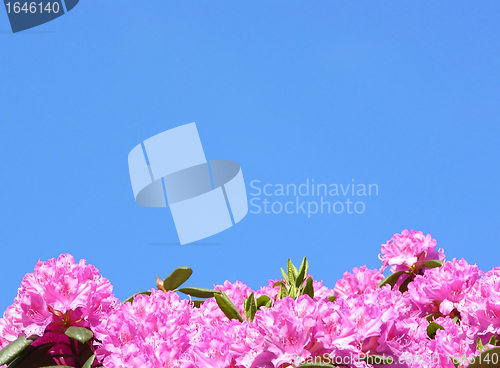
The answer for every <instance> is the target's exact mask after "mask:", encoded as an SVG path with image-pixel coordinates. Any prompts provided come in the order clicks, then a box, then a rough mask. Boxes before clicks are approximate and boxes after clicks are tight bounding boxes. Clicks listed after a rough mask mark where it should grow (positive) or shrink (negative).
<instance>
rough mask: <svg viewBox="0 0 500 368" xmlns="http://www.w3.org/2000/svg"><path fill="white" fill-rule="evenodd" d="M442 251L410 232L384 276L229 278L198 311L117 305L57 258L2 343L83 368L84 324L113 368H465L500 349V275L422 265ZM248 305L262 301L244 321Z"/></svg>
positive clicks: (22, 296)
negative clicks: (79, 332)
mask: <svg viewBox="0 0 500 368" xmlns="http://www.w3.org/2000/svg"><path fill="white" fill-rule="evenodd" d="M435 247H436V241H435V240H434V239H432V237H431V236H430V235H427V236H424V235H423V233H421V232H416V231H413V230H411V231H409V230H405V231H403V232H402V233H401V234H395V235H394V236H393V237H392V238H391V239H390V240H389V241H388V242H387V243H386V244H383V245H382V249H381V252H382V257H381V259H382V267H381V270H372V269H368V268H367V267H366V266H362V267H359V268H354V269H353V270H352V272H345V273H344V274H343V276H342V278H341V279H340V280H338V281H337V283H336V284H335V286H334V288H329V287H327V286H325V285H323V282H322V281H316V280H313V281H312V279H309V281H308V282H309V284H307V282H306V281H305V280H306V279H308V278H309V276H310V275H309V274H307V271H303V272H302V274H301V275H302V276H304V275H306V274H307V275H306V277H304V278H300V279H297V281H294V280H295V279H296V277H297V276H293V275H292V276H290V275H291V274H290V273H289V274H288V276H286V275H284V276H283V277H284V278H285V281H286V287H288V288H290V289H291V288H296V290H299V289H300V290H301V292H296V290H295V291H290V292H289V293H288V291H289V290H287V293H284V294H283V293H282V291H280V290H282V289H281V288H283V287H285V282H284V281H283V282H282V280H281V279H275V280H269V282H268V284H267V285H265V286H263V287H261V288H259V289H258V290H252V289H251V288H250V287H248V286H247V285H246V284H245V283H243V282H241V281H236V282H234V283H231V282H229V281H226V282H224V283H223V285H214V289H213V290H212V291H211V292H210V293H209V295H215V296H214V297H209V298H207V299H206V300H205V301H204V302H203V303H201V304H200V303H198V304H196V306H195V303H194V302H192V301H191V300H190V298H187V299H186V298H184V299H181V297H180V296H179V294H177V293H176V292H175V291H172V290H166V289H165V288H163V289H162V288H161V285H160V286H158V288H159V289H160V290H156V289H151V290H150V291H148V292H147V293H145V294H140V295H136V296H135V298H133V299H130V300H131V301H127V302H125V303H119V302H118V301H117V300H116V299H115V298H114V296H113V294H112V289H111V285H110V284H109V282H108V280H106V279H104V278H103V277H101V276H100V275H99V272H98V271H97V270H96V269H95V268H94V267H93V266H90V265H86V263H85V261H80V262H79V263H78V264H76V263H75V262H74V260H73V258H72V257H71V256H70V255H67V254H66V255H61V256H60V257H59V258H58V259H57V260H55V259H52V260H49V261H48V262H39V263H38V264H37V266H36V268H35V271H34V272H33V273H30V274H27V275H26V276H25V277H24V279H23V281H22V283H21V287H20V288H19V291H18V296H17V297H16V299H15V301H14V304H12V305H11V306H10V307H8V308H7V310H6V311H5V313H4V318H2V319H0V345H1V346H2V347H5V346H6V345H7V344H8V343H9V342H11V341H14V340H15V339H17V338H18V337H19V336H21V335H25V336H30V335H33V334H35V335H38V336H40V338H38V339H37V340H36V341H35V342H33V343H32V346H42V345H43V344H47V343H51V345H50V347H51V349H53V350H51V351H50V354H52V356H54V357H57V359H55V364H56V365H69V366H74V367H76V366H81V361H80V362H78V361H77V360H76V358H75V355H74V352H72V351H71V349H69V347H70V346H71V344H72V342H71V341H70V340H69V337H68V336H66V335H65V334H64V332H65V330H66V328H68V326H82V327H85V328H87V329H89V330H90V331H92V332H93V335H94V339H93V340H92V352H95V354H96V358H97V359H96V360H95V362H94V365H93V366H104V367H109V368H122V367H123V368H125V367H126V368H139V367H141V368H142V367H146V368H173V367H176V368H288V367H291V368H293V367H299V366H300V365H301V364H302V363H308V362H323V363H325V362H326V363H327V364H330V365H331V366H332V367H333V366H343V367H348V368H365V367H373V366H374V364H375V363H374V362H373V360H370V359H374V358H375V357H379V358H380V357H381V356H382V357H384V359H392V363H391V366H392V367H394V368H417V367H424V368H438V367H439V368H442V367H449V368H455V367H458V368H465V367H467V366H468V365H469V363H470V361H471V360H472V359H473V358H474V357H477V356H478V355H479V354H481V353H485V352H488V351H489V349H493V348H497V346H499V345H500V268H495V269H493V270H491V271H488V272H486V273H485V272H483V271H480V270H479V269H478V267H477V266H476V265H470V264H468V263H467V262H466V261H465V260H463V259H461V260H456V259H453V260H452V261H449V262H431V263H428V264H427V265H424V264H425V262H428V261H443V260H444V258H445V256H444V253H443V252H442V251H438V250H436V249H435ZM304 261H305V260H304ZM389 266H391V267H390V269H391V271H392V276H391V277H394V278H395V279H394V280H391V282H390V283H388V282H386V281H387V279H385V280H384V275H383V274H382V272H383V271H384V270H385V269H386V268H387V267H389ZM290 269H291V268H290V267H289V268H288V270H289V272H293V270H292V271H290ZM292 269H293V267H292ZM399 271H404V272H399ZM298 274H299V273H297V275H298ZM302 276H301V277H302ZM287 277H288V278H289V279H288V280H286V278H287ZM391 277H389V279H390V278H391ZM302 280H304V283H302ZM382 280H384V282H382ZM403 281H404V282H405V283H406V285H405V288H401V289H400V286H401V285H402V284H403ZM307 285H309V286H308V288H309V289H308V290H307V292H306V289H305V286H307ZM379 285H381V286H379ZM165 290H166V291H165ZM180 291H182V289H181V290H180ZM205 292H206V291H205ZM221 296H224V297H225V298H227V300H226V299H223V300H225V301H224V302H221V300H222V299H220V298H221ZM217 298H219V299H217ZM252 300H261V301H262V300H263V301H264V304H260V305H259V307H255V308H256V309H255V310H253V313H248V308H251V305H252V304H250V302H251V301H252ZM220 303H228V304H220ZM255 305H257V304H255ZM222 306H224V308H223V307H222ZM228 306H229V307H228ZM231 306H232V307H231ZM249 306H250V307H249ZM0 368H4V367H2V366H0Z"/></svg>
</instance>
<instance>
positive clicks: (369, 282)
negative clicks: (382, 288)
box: [334, 266, 384, 299]
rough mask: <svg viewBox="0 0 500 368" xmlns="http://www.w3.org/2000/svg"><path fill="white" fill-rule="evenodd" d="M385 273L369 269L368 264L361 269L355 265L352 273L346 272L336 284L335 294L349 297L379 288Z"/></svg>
mask: <svg viewBox="0 0 500 368" xmlns="http://www.w3.org/2000/svg"><path fill="white" fill-rule="evenodd" d="M383 279H384V275H383V274H382V273H381V272H380V271H378V270H369V269H368V268H367V267H366V266H361V267H360V268H359V269H358V268H356V267H354V269H353V270H352V273H350V272H347V271H346V272H344V275H343V276H342V278H341V279H340V280H339V281H337V283H336V284H335V288H334V291H335V295H336V296H337V297H341V298H344V299H345V298H347V297H349V296H350V295H352V294H363V293H364V292H365V290H375V289H376V288H378V284H379V283H380V281H382V280H383Z"/></svg>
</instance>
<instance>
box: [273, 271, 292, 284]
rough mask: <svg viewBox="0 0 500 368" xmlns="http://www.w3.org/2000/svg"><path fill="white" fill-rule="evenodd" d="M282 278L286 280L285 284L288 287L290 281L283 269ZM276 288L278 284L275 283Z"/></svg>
mask: <svg viewBox="0 0 500 368" xmlns="http://www.w3.org/2000/svg"><path fill="white" fill-rule="evenodd" d="M281 276H283V280H285V282H286V283H287V284H288V285H290V280H288V276H287V275H286V272H285V270H284V269H283V268H282V269H281ZM279 282H281V281H279ZM274 286H276V283H274Z"/></svg>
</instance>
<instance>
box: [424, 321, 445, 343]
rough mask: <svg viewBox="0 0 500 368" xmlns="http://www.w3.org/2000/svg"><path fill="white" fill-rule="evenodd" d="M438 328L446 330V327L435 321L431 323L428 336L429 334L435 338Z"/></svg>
mask: <svg viewBox="0 0 500 368" xmlns="http://www.w3.org/2000/svg"><path fill="white" fill-rule="evenodd" d="M437 330H444V328H443V326H441V325H439V324H437V323H436V322H434V321H433V322H431V323H429V326H427V336H429V337H430V338H431V339H434V338H435V337H436V331H437Z"/></svg>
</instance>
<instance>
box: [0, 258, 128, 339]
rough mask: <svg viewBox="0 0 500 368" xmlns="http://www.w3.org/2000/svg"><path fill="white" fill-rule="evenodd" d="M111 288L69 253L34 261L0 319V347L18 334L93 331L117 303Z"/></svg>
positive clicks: (102, 278) (97, 272)
mask: <svg viewBox="0 0 500 368" xmlns="http://www.w3.org/2000/svg"><path fill="white" fill-rule="evenodd" d="M112 292H113V287H112V286H111V284H110V283H109V281H108V280H107V279H105V278H104V277H101V276H100V274H99V271H98V270H97V269H96V268H95V267H94V266H92V265H87V264H86V262H85V260H81V261H80V262H79V263H75V260H74V258H73V257H72V256H71V255H69V254H62V255H61V256H59V257H58V258H57V260H56V259H54V258H53V259H50V260H49V261H48V262H38V263H37V265H36V267H35V270H34V272H32V273H28V274H26V275H25V276H24V278H23V280H22V281H21V286H20V287H19V289H18V294H17V296H16V298H15V299H14V303H13V304H12V305H11V306H9V307H8V308H7V310H6V311H5V313H4V317H3V318H2V319H0V347H4V346H5V345H7V344H8V343H9V342H11V341H13V340H15V339H16V338H17V337H18V336H20V335H25V336H28V337H29V336H32V335H37V336H42V335H44V333H45V332H46V330H47V328H49V326H50V330H58V331H61V329H62V328H64V327H69V326H82V327H87V328H90V329H91V330H93V329H94V328H95V327H97V326H99V325H100V324H101V323H102V321H103V319H104V318H107V317H108V316H109V314H110V313H112V312H113V311H114V309H115V308H116V307H117V306H118V305H119V303H120V302H119V301H118V300H117V299H116V298H115V297H114V296H113V293H112Z"/></svg>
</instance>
